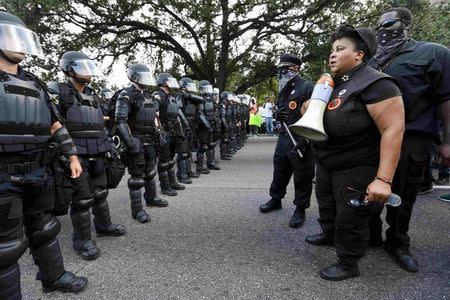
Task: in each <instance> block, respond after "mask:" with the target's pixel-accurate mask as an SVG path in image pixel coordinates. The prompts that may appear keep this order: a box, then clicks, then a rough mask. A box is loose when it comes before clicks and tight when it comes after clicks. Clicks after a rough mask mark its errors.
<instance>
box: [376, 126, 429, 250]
mask: <svg viewBox="0 0 450 300" xmlns="http://www.w3.org/2000/svg"><path fill="white" fill-rule="evenodd" d="M432 143H433V141H432V138H431V136H424V135H417V134H411V133H405V135H404V137H403V145H402V153H401V156H400V160H399V163H398V166H397V170H396V172H395V176H394V182H393V187H392V191H393V192H394V193H396V194H398V195H399V196H400V197H401V198H402V204H401V205H400V206H399V207H391V206H387V214H386V222H387V223H388V224H389V229H388V230H387V231H386V245H388V246H390V247H394V248H404V249H408V248H409V244H410V243H409V241H410V238H409V235H408V230H409V222H410V220H411V215H412V210H413V207H414V203H415V202H416V196H417V192H418V191H419V188H420V186H421V185H422V184H423V182H424V176H425V170H426V167H427V164H428V163H429V161H430V155H431V149H432ZM381 211H382V209H381V210H380V211H379V212H378V214H376V215H375V216H373V217H372V218H371V220H370V234H371V236H372V239H377V238H380V237H381V233H382V221H381V218H380V214H381Z"/></svg>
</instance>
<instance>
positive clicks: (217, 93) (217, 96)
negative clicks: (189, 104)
mask: <svg viewBox="0 0 450 300" xmlns="http://www.w3.org/2000/svg"><path fill="white" fill-rule="evenodd" d="M213 99H214V102H215V103H219V100H220V91H219V89H218V88H213Z"/></svg>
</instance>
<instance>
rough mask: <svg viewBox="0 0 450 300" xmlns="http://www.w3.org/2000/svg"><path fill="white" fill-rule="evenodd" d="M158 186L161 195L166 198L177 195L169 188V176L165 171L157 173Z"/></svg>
mask: <svg viewBox="0 0 450 300" xmlns="http://www.w3.org/2000/svg"><path fill="white" fill-rule="evenodd" d="M159 184H160V186H161V193H162V194H163V195H166V196H170V197H173V196H176V195H178V193H177V191H175V190H174V189H172V188H171V186H170V182H169V174H168V172H167V171H161V172H159Z"/></svg>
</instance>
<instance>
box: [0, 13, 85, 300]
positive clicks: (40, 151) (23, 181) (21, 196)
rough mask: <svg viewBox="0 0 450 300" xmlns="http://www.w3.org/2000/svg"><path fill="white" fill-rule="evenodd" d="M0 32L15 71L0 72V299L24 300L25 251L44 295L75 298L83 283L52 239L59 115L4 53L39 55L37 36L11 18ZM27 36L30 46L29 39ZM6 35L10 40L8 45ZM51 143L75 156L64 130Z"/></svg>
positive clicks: (0, 19) (4, 18)
mask: <svg viewBox="0 0 450 300" xmlns="http://www.w3.org/2000/svg"><path fill="white" fill-rule="evenodd" d="M4 29H7V31H5V30H4ZM0 32H1V33H0V38H1V40H2V42H0V55H1V56H2V59H4V60H6V61H8V62H9V63H10V64H12V65H15V67H17V74H9V73H6V72H4V71H3V70H0V107H2V109H1V110H0V217H1V221H0V224H1V225H0V299H8V300H11V299H21V298H22V295H21V288H20V271H19V264H18V260H19V258H20V257H21V256H22V255H23V253H25V251H26V249H27V247H30V250H31V254H32V256H33V260H34V262H35V264H36V265H37V266H38V267H39V272H38V274H37V276H36V279H38V280H40V281H41V282H42V286H43V291H44V292H49V291H52V290H62V291H65V292H79V291H81V290H83V289H84V287H85V286H86V284H87V279H86V278H84V277H77V276H75V275H74V274H72V273H70V272H66V271H65V270H64V264H63V258H62V254H61V250H60V247H59V242H58V240H57V238H56V236H57V235H58V233H59V231H60V228H61V225H60V223H59V221H58V220H57V219H56V218H55V216H54V215H53V213H52V210H53V209H54V206H55V189H54V176H53V172H52V170H51V169H50V168H49V164H50V162H51V161H52V159H53V153H51V152H50V150H51V148H50V147H49V142H50V138H51V137H50V127H51V126H52V125H54V124H55V123H56V122H57V121H59V115H58V111H57V110H56V108H55V107H54V105H53V104H52V103H51V102H50V98H49V96H48V94H47V91H46V89H47V88H46V85H45V84H44V83H43V82H41V81H40V80H38V79H37V78H36V77H35V76H34V75H33V74H31V73H28V72H26V71H24V70H22V69H21V68H20V67H19V66H18V65H17V64H18V62H17V61H14V60H12V59H10V58H9V57H8V56H7V55H6V54H5V53H4V52H3V51H4V50H8V51H16V52H17V51H20V52H22V53H27V54H30V55H37V54H42V53H39V52H41V51H39V50H41V49H40V48H39V44H38V43H37V37H36V35H35V34H34V33H33V32H30V31H29V30H28V29H27V28H26V26H25V24H24V23H23V22H22V21H21V20H20V19H19V18H17V17H16V16H14V15H11V14H9V13H6V12H0ZM22 33H25V34H22ZM30 33H31V34H32V35H33V36H34V39H33V40H28V39H27V38H28V37H30ZM7 34H12V35H13V36H14V38H13V39H8V38H7V36H4V35H7ZM4 40H8V44H7V45H6V44H3V41H4ZM28 46H30V47H28ZM5 108H7V109H5ZM25 112H27V113H25ZM53 137H54V143H52V145H53V146H55V145H57V146H58V147H60V148H61V151H62V152H63V154H64V155H66V156H67V157H69V156H73V155H76V154H77V152H76V148H75V146H74V144H73V141H72V139H71V137H70V135H68V134H67V130H66V129H65V128H64V127H61V128H59V129H57V130H56V131H55V133H54V135H53ZM53 152H54V151H53ZM24 233H25V235H26V237H25V236H24Z"/></svg>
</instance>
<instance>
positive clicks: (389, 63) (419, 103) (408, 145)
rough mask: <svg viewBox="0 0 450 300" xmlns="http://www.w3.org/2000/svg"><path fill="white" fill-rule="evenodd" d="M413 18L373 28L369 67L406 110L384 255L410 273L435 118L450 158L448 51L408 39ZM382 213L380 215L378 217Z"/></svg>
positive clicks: (395, 15)
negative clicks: (393, 84)
mask: <svg viewBox="0 0 450 300" xmlns="http://www.w3.org/2000/svg"><path fill="white" fill-rule="evenodd" d="M411 21H412V18H411V12H410V11H409V10H408V9H406V8H403V7H395V8H390V9H388V10H386V11H384V12H383V13H382V15H381V17H380V18H379V20H378V23H377V28H376V30H377V35H378V43H379V45H378V49H377V52H376V54H375V56H374V58H373V59H372V61H371V62H370V65H371V66H372V67H374V68H376V69H378V70H380V71H382V72H384V73H386V74H388V75H390V76H392V77H394V78H395V79H397V80H398V81H399V84H400V89H401V92H402V94H403V101H404V105H405V117H406V118H405V121H406V127H405V134H404V137H403V145H402V153H401V157H400V161H399V164H398V167H397V171H396V174H395V176H394V180H393V189H392V190H393V192H394V193H396V194H398V195H400V196H401V198H402V204H401V205H400V206H399V207H388V208H387V215H386V221H387V223H388V224H389V229H388V230H387V231H386V241H385V242H384V244H385V249H386V250H387V251H388V252H389V253H390V254H392V255H393V257H394V258H395V259H396V261H397V262H398V264H399V265H400V266H401V267H402V268H404V269H405V270H407V271H409V272H417V271H418V269H419V267H418V262H417V261H416V260H415V259H414V257H413V256H412V255H411V253H410V252H409V245H410V237H409V235H408V229H409V222H410V219H411V215H412V210H413V205H414V202H415V200H416V195H417V192H418V189H419V188H420V186H421V184H422V182H423V179H424V172H425V167H426V165H427V164H428V163H429V160H430V153H431V147H432V143H433V137H434V136H436V135H437V134H438V121H439V115H440V117H441V118H442V124H443V128H444V138H443V144H442V145H441V146H439V147H438V151H439V153H440V154H441V157H442V159H443V161H444V162H446V163H447V164H448V162H449V157H450V130H449V124H450V120H449V119H450V101H449V100H450V84H449V82H450V50H449V49H448V48H446V47H444V46H442V45H439V44H434V43H428V42H419V41H415V40H413V39H410V38H409V37H408V31H409V29H410V26H411ZM380 213H381V212H380ZM370 226H371V243H372V245H381V244H382V242H383V241H382V221H381V219H380V217H379V215H377V216H374V217H373V218H372V219H371V224H370Z"/></svg>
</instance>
